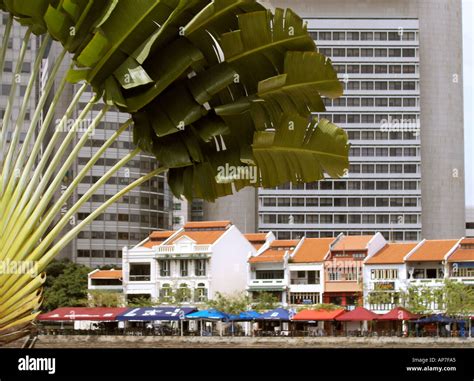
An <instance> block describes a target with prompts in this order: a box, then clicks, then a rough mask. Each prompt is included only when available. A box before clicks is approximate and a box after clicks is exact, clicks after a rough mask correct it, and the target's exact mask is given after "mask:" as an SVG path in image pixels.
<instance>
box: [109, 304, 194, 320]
mask: <svg viewBox="0 0 474 381" xmlns="http://www.w3.org/2000/svg"><path fill="white" fill-rule="evenodd" d="M194 311H197V310H196V308H192V307H183V308H178V307H157V308H152V307H148V308H132V309H127V311H126V312H124V313H122V314H120V316H118V317H117V320H120V321H152V320H165V321H175V320H183V319H184V318H185V317H186V315H187V314H189V313H192V312H194Z"/></svg>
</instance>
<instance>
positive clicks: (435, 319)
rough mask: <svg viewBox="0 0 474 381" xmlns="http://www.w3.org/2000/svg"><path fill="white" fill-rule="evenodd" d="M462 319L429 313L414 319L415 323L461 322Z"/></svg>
mask: <svg viewBox="0 0 474 381" xmlns="http://www.w3.org/2000/svg"><path fill="white" fill-rule="evenodd" d="M461 322H462V320H457V319H453V318H450V317H449V316H446V315H443V314H436V315H431V316H427V317H425V318H422V319H418V320H415V323H421V324H423V323H445V324H448V323H461Z"/></svg>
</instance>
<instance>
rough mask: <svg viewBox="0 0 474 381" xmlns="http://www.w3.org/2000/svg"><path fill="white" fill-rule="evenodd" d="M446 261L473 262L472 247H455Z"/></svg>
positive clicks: (473, 253) (473, 252)
mask: <svg viewBox="0 0 474 381" xmlns="http://www.w3.org/2000/svg"><path fill="white" fill-rule="evenodd" d="M448 262H474V249H457V250H456V251H455V252H454V253H453V254H452V255H450V256H449V258H448Z"/></svg>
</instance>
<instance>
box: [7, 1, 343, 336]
mask: <svg viewBox="0 0 474 381" xmlns="http://www.w3.org/2000/svg"><path fill="white" fill-rule="evenodd" d="M0 10H2V11H5V12H7V15H8V22H7V27H6V29H5V33H4V36H3V41H2V45H1V46H0V75H2V74H3V67H4V62H5V57H6V49H7V47H8V39H9V38H10V32H11V27H12V24H13V22H14V21H15V22H19V23H21V24H22V25H24V26H25V27H26V32H25V35H24V37H23V41H22V45H21V49H20V53H19V56H18V58H17V59H16V63H15V69H14V75H13V76H12V78H13V80H12V84H11V92H10V95H9V97H8V103H7V107H6V109H5V112H4V114H3V123H2V126H1V131H0V147H2V150H1V151H0V170H1V174H0V260H4V259H9V260H16V261H19V260H22V261H31V262H35V263H36V264H37V267H38V270H39V272H43V271H44V269H45V268H46V266H47V265H48V264H49V263H50V262H51V261H52V260H53V259H54V258H55V257H56V256H57V255H58V253H60V251H61V250H62V249H63V248H64V247H65V246H66V245H67V244H68V243H69V242H71V240H73V239H74V238H75V237H76V236H77V234H78V233H79V232H80V231H81V230H83V229H84V228H85V227H86V226H88V225H89V224H90V223H91V222H92V221H93V220H94V219H96V218H97V217H98V216H100V215H101V214H102V213H104V211H105V210H106V209H107V208H108V207H109V206H110V205H112V204H113V203H114V202H116V201H117V200H118V199H119V198H121V197H122V196H124V195H125V194H126V193H128V192H130V191H131V190H133V189H134V188H136V187H137V186H140V185H142V184H144V183H146V182H147V181H149V180H151V179H153V178H154V177H156V176H157V175H159V174H163V173H165V172H166V173H167V179H168V183H169V185H170V188H171V189H172V191H173V193H174V194H175V195H177V196H181V195H184V196H185V197H186V198H188V199H192V198H193V197H200V198H203V199H206V200H211V201H212V200H215V199H217V198H219V197H221V196H225V195H229V194H231V193H232V192H233V191H234V190H240V189H242V188H243V187H245V186H263V187H274V186H277V185H279V184H282V183H285V182H288V181H291V182H295V183H296V182H312V181H318V180H320V179H323V178H324V176H325V173H327V174H328V175H329V176H331V177H333V178H337V177H340V176H342V175H344V173H345V170H346V169H347V168H348V167H349V165H348V153H349V145H348V139H347V134H346V133H345V132H344V131H342V130H341V129H339V128H338V127H336V126H335V125H333V124H331V123H330V122H329V121H327V120H317V119H315V118H314V117H313V116H312V115H314V114H315V113H317V112H323V111H325V107H324V102H323V97H329V98H336V97H339V96H341V95H342V89H343V86H342V84H341V83H340V82H339V80H338V78H337V73H336V71H335V70H334V69H333V67H332V64H331V61H330V60H328V59H327V58H326V57H324V56H323V55H321V54H319V53H318V52H317V49H316V45H315V43H314V41H313V38H312V37H311V35H310V34H309V33H308V31H307V28H306V25H305V23H304V21H303V20H302V19H301V18H300V17H299V16H298V15H296V14H295V13H294V12H293V11H292V10H291V9H288V10H283V9H276V10H275V12H274V14H273V13H272V12H270V11H268V10H266V9H265V8H264V7H263V6H262V5H261V4H259V3H258V2H256V1H255V0H212V1H211V0H160V1H159V0H140V1H129V0H90V1H82V0H80V1H79V0H63V1H57V0H37V1H26V0H0ZM35 36H38V37H40V38H39V41H40V45H39V49H38V54H37V57H36V58H35V61H34V64H33V67H32V70H31V73H30V76H29V78H25V81H26V80H27V85H26V91H25V95H24V97H23V99H22V104H21V106H20V111H19V113H18V115H17V113H13V109H14V108H13V105H14V102H15V101H16V100H17V98H16V91H17V89H18V87H19V86H20V85H19V83H18V81H17V78H23V77H26V76H24V75H22V67H23V61H24V58H25V55H26V52H27V50H28V44H29V42H30V39H32V38H34V37H35ZM52 41H54V43H56V44H59V45H60V46H61V47H62V52H61V53H60V54H59V56H58V58H57V59H56V61H55V62H51V66H50V69H51V70H50V72H49V73H48V74H49V76H48V78H47V79H46V81H45V83H44V84H43V86H42V90H43V91H42V92H41V96H40V97H39V99H38V101H37V104H36V106H37V107H36V110H35V112H34V114H33V115H32V116H31V123H30V128H29V129H28V131H27V134H26V136H25V137H24V139H20V137H21V134H22V132H23V125H24V121H25V119H26V112H27V108H28V105H29V104H30V103H31V100H32V99H31V97H34V96H36V94H35V92H34V91H33V90H34V88H35V84H36V83H37V81H38V80H39V78H40V73H41V72H42V71H41V64H42V60H43V57H44V55H45V53H46V52H47V51H48V49H49V47H50V44H51V42H52ZM68 55H69V56H70V57H72V61H73V62H72V65H71V68H70V70H69V71H68V72H67V73H66V75H65V76H64V77H62V78H59V77H58V75H59V73H61V72H62V70H60V69H61V68H62V64H63V61H64V59H65V58H66V56H68ZM18 76H19V77H18ZM68 81H69V82H75V83H81V85H80V87H79V89H78V91H77V93H76V94H75V96H74V99H73V100H72V102H71V104H70V105H69V107H67V110H66V112H65V113H64V115H63V116H62V118H60V119H59V120H60V122H59V123H55V122H54V120H55V118H56V111H57V110H56V109H57V106H58V104H59V103H60V100H61V99H62V96H63V95H64V91H65V88H66V87H65V85H66V82H68ZM55 84H56V86H55ZM89 87H92V89H93V91H94V92H95V95H94V96H93V97H92V98H91V99H90V101H89V102H88V103H87V104H86V105H85V106H84V108H82V109H81V108H80V107H79V106H80V100H81V95H82V94H83V93H84V92H85V90H86V89H87V88H89ZM50 99H51V100H52V101H51V102H50V101H49V100H50ZM99 101H102V102H103V103H102V105H101V106H99V107H97V106H98V102H99ZM97 108H99V109H100V111H99V112H98V113H97V114H96V116H95V118H94V120H93V121H92V122H91V123H90V124H88V127H87V128H86V131H85V133H84V134H83V135H82V136H79V135H78V132H79V131H83V128H82V127H83V126H82V123H83V121H84V120H86V118H87V116H88V115H89V114H90V112H91V111H92V110H94V109H97ZM111 108H115V109H118V110H120V111H122V112H124V113H128V114H129V115H130V119H129V120H128V121H127V122H126V123H124V124H123V125H122V126H120V127H119V128H118V129H117V131H116V133H115V134H113V135H112V136H111V137H110V138H109V139H108V140H107V141H105V142H104V144H103V146H102V147H99V148H98V150H97V153H96V154H94V155H93V156H92V157H91V158H90V160H89V162H88V163H86V164H85V165H84V166H83V168H82V169H81V170H80V171H79V172H78V173H77V174H76V175H75V177H74V178H72V179H70V185H69V186H68V187H67V189H65V190H64V191H63V192H61V195H60V197H57V198H56V199H55V198H54V197H55V195H56V194H57V193H58V191H59V190H60V187H61V186H62V182H63V179H64V178H65V176H67V175H68V173H70V170H71V167H72V165H73V164H74V161H75V160H76V158H77V157H78V154H79V152H80V150H81V148H82V147H84V146H85V145H86V143H87V140H88V138H89V136H90V135H91V134H92V132H93V131H94V129H95V128H96V126H97V125H99V123H100V122H101V121H102V120H103V118H104V116H105V114H106V112H107V111H108V110H109V109H111ZM13 114H15V115H13ZM76 115H77V117H75V116H76ZM13 116H15V118H14V117H13ZM71 120H72V121H73V123H72V124H71V125H69V121H71ZM132 126H133V127H132ZM130 128H133V141H134V143H135V148H134V149H133V150H132V151H131V152H130V153H128V154H127V155H125V156H124V157H122V158H120V159H119V160H118V161H117V163H116V164H115V165H114V166H113V167H112V168H111V169H110V170H109V171H108V172H107V173H106V174H105V175H104V176H103V177H101V178H100V179H98V181H96V182H95V183H94V184H92V185H91V187H90V188H89V189H88V191H87V192H86V193H85V194H84V195H83V196H82V197H81V198H80V199H79V200H77V201H75V202H73V203H72V206H71V207H70V208H69V209H68V210H67V212H66V213H61V212H62V207H63V205H64V204H65V203H66V202H68V201H70V199H71V197H72V196H73V194H74V192H75V189H76V188H77V186H78V185H79V184H80V183H81V180H82V179H83V178H84V177H85V176H86V175H87V174H88V173H89V172H90V170H91V169H93V167H94V165H95V164H96V163H97V162H98V160H99V159H100V158H101V156H102V155H103V154H104V153H105V152H106V150H107V149H108V148H110V147H111V146H112V145H113V144H114V142H115V141H116V140H117V138H118V137H119V136H120V135H121V134H123V133H124V132H125V131H127V130H128V129H130ZM8 136H11V138H10V139H8V140H7V137H8ZM3 147H5V149H3ZM140 153H147V154H151V155H153V156H155V157H156V159H157V160H156V163H155V165H154V169H153V170H152V171H151V172H150V173H148V174H147V175H145V176H142V177H140V178H138V179H135V178H131V179H130V183H129V184H127V185H126V186H125V188H123V189H122V190H120V191H119V192H117V194H115V195H114V196H112V197H110V198H109V199H108V200H107V201H105V202H104V203H103V204H102V205H100V206H99V207H98V208H96V209H95V210H94V211H93V212H92V213H91V214H90V215H89V216H88V217H86V218H85V219H84V220H82V221H80V222H79V223H77V224H75V225H74V226H73V227H72V228H71V229H69V227H70V224H71V221H72V220H73V217H74V216H75V214H76V213H77V212H78V210H79V209H80V208H81V206H82V205H83V204H84V203H85V202H87V201H88V200H90V198H91V197H92V196H93V195H94V194H95V193H96V192H97V191H99V190H100V188H101V187H102V186H104V185H105V184H106V183H107V181H108V180H109V179H110V178H111V177H113V176H117V174H118V173H120V172H119V171H120V170H121V168H123V167H124V166H126V165H127V164H128V163H129V162H130V161H131V160H134V159H135V158H136V157H137V155H139V154H140ZM227 166H231V167H235V168H243V169H244V171H243V172H239V173H240V175H238V176H227V175H226V174H224V175H222V173H221V171H220V168H222V167H227ZM255 167H256V169H258V176H257V181H256V182H254V181H253V180H254V179H249V178H247V177H246V176H245V173H246V171H245V170H249V169H252V170H253V169H254V168H255ZM242 173H243V175H242ZM66 228H67V231H65V232H64V234H63V235H62V232H63V230H64V229H66ZM58 237H61V238H59V239H58ZM44 278H45V277H44V274H42V275H39V276H37V277H36V278H34V279H32V278H31V277H29V276H27V275H25V274H7V275H2V276H1V279H0V321H1V322H2V323H1V324H0V341H1V336H2V331H4V330H6V329H8V328H12V327H15V326H18V327H20V326H21V325H22V324H23V325H25V324H28V322H30V321H31V320H33V319H34V318H35V316H36V315H35V311H36V310H37V307H38V304H39V303H40V299H41V296H40V295H38V293H36V291H37V290H38V289H40V288H41V287H42V284H43V282H44Z"/></svg>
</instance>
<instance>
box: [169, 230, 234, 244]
mask: <svg viewBox="0 0 474 381" xmlns="http://www.w3.org/2000/svg"><path fill="white" fill-rule="evenodd" d="M225 232H226V231H225V230H204V231H184V232H181V233H179V234H178V235H177V236H176V237H174V238H173V239H172V240H171V241H170V242H167V244H168V245H172V244H173V243H175V242H176V240H178V239H180V238H181V237H183V236H186V237H189V238H191V239H192V240H193V241H196V244H198V245H212V244H213V243H214V242H216V241H217V240H218V239H219V238H220V237H221V236H222V235H223V234H224V233H225Z"/></svg>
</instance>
